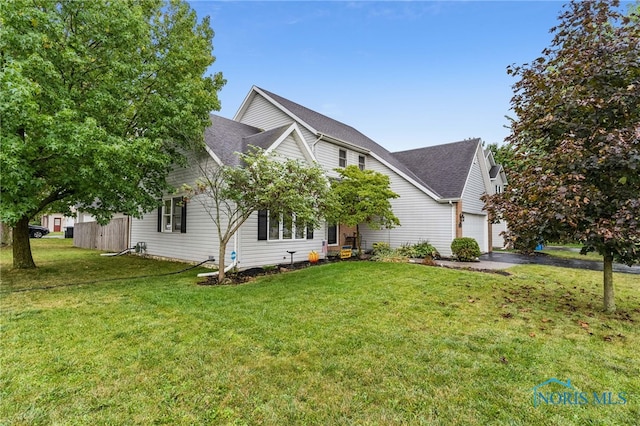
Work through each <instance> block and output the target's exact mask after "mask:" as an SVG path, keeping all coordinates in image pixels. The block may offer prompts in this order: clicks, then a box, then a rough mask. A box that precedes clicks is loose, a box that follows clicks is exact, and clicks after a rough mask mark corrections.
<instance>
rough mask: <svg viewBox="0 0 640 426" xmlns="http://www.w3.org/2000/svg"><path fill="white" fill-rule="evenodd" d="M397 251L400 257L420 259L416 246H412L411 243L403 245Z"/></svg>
mask: <svg viewBox="0 0 640 426" xmlns="http://www.w3.org/2000/svg"><path fill="white" fill-rule="evenodd" d="M396 251H397V252H398V255H400V256H403V257H406V258H409V259H411V258H415V257H418V256H417V253H416V250H415V249H414V246H413V245H411V244H410V243H404V244H402V245H401V246H400V247H398V248H397V249H396Z"/></svg>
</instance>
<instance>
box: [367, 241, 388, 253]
mask: <svg viewBox="0 0 640 426" xmlns="http://www.w3.org/2000/svg"><path fill="white" fill-rule="evenodd" d="M392 251H393V250H391V246H390V245H389V243H385V242H384V241H379V242H377V243H373V252H372V254H373V255H374V256H375V255H383V254H384V255H386V254H389V253H391V252H392Z"/></svg>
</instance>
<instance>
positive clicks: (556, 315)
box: [0, 240, 640, 425]
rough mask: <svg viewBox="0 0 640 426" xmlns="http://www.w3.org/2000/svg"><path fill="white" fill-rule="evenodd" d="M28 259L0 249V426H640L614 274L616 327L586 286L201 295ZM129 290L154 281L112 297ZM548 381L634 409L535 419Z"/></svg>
mask: <svg viewBox="0 0 640 426" xmlns="http://www.w3.org/2000/svg"><path fill="white" fill-rule="evenodd" d="M33 245H34V256H35V258H36V262H37V263H38V264H39V265H40V267H39V269H38V270H36V271H35V272H33V271H32V272H23V271H12V270H10V264H11V256H10V252H9V251H7V250H6V249H3V251H2V253H1V257H0V259H1V262H2V263H1V264H0V265H1V266H2V287H1V297H2V317H1V327H2V334H1V340H2V341H1V343H2V345H1V350H0V351H1V352H0V424H12V425H13V424H17V425H20V424H25V425H33V424H65V425H66V424H144V425H146V424H171V425H181V424H184V425H191V424H248V425H255V424H258V425H259V424H265V425H285V424H286V425H289V424H301V425H302V424H304V425H307V424H360V425H381V424H384V425H405V424H406V425H414V424H427V425H486V424H505V425H530V424H536V425H555V424H563V425H565V424H568V425H572V424H575V425H584V424H592V425H600V424H601V425H631V424H637V422H638V419H639V418H640V350H639V349H638V348H640V329H639V323H640V295H639V293H638V290H639V287H640V283H639V282H638V281H639V279H638V276H637V275H635V276H634V275H624V274H614V275H615V276H614V280H615V283H616V290H617V304H618V313H617V314H615V315H611V316H608V315H605V314H604V313H602V312H601V310H600V305H601V273H597V272H590V271H577V270H572V269H563V268H550V267H541V266H518V267H514V268H511V269H510V271H511V272H512V273H513V275H511V276H501V275H498V274H489V273H481V272H469V271H456V270H450V269H444V268H437V267H427V266H422V265H414V264H388V263H373V262H343V263H335V264H328V265H322V266H316V267H312V268H307V269H304V270H299V271H295V272H288V273H285V274H279V275H272V276H267V277H262V278H259V279H257V280H256V281H254V282H250V283H248V284H243V285H240V286H226V287H211V286H209V287H207V286H199V285H197V284H196V283H197V281H198V279H197V278H195V274H196V273H197V272H198V270H193V271H189V272H187V273H184V274H179V275H165V276H150V275H158V274H163V273H169V272H172V271H177V270H180V269H182V268H183V267H184V265H181V264H176V263H170V262H159V261H153V260H147V259H141V258H137V257H133V256H125V257H117V258H106V257H100V256H99V255H98V253H97V252H95V251H91V250H81V249H75V248H72V247H70V246H69V242H68V240H66V241H65V240H57V241H55V240H38V241H33ZM127 276H130V277H134V276H135V277H142V278H135V279H119V280H114V278H122V277H127ZM45 287H46V288H47V289H45ZM38 288H41V289H38ZM552 377H554V378H557V379H559V380H561V381H566V380H567V379H570V380H571V384H572V385H573V386H574V387H575V388H576V389H577V391H579V392H586V393H588V395H591V394H592V393H593V392H597V393H598V394H600V395H601V394H602V393H604V392H612V395H613V398H612V402H621V400H620V399H619V398H618V393H620V392H625V393H624V394H623V396H624V397H625V399H626V403H625V404H608V405H597V404H592V403H591V402H592V398H591V396H589V404H582V405H573V404H558V405H541V406H538V407H534V406H533V387H534V386H536V385H537V384H540V383H542V382H544V381H546V380H547V379H549V378H552ZM546 390H547V391H551V392H560V393H561V392H564V391H565V389H564V388H562V387H561V386H559V385H549V386H548V388H547V389H546ZM556 401H557V399H556Z"/></svg>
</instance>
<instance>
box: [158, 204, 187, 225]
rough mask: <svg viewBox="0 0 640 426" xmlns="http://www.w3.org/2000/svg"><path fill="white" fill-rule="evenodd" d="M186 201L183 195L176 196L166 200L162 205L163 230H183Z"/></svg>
mask: <svg viewBox="0 0 640 426" xmlns="http://www.w3.org/2000/svg"><path fill="white" fill-rule="evenodd" d="M183 206H184V201H183V200H182V197H174V198H169V199H166V200H164V202H163V205H162V231H163V232H181V231H182V226H183V221H182V212H183Z"/></svg>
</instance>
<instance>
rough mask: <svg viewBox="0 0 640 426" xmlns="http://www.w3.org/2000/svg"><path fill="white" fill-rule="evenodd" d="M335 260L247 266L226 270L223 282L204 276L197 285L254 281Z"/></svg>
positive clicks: (236, 283)
mask: <svg viewBox="0 0 640 426" xmlns="http://www.w3.org/2000/svg"><path fill="white" fill-rule="evenodd" d="M330 262H335V260H322V259H321V260H318V262H316V263H315V264H312V263H311V262H309V261H304V262H294V263H293V264H291V263H283V264H280V265H278V266H275V267H269V268H249V269H245V270H242V271H238V272H227V274H226V276H225V280H224V281H225V282H223V283H220V282H219V280H218V277H217V276H212V277H206V278H205V280H204V281H200V282H198V285H238V284H244V283H247V282H250V281H254V280H255V279H256V277H262V276H265V275H274V274H280V273H283V272H288V271H294V270H297V269H304V268H308V267H310V266H313V265H322V264H326V263H330Z"/></svg>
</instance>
